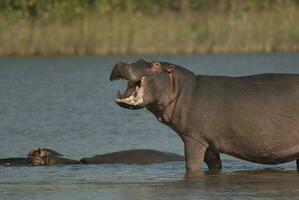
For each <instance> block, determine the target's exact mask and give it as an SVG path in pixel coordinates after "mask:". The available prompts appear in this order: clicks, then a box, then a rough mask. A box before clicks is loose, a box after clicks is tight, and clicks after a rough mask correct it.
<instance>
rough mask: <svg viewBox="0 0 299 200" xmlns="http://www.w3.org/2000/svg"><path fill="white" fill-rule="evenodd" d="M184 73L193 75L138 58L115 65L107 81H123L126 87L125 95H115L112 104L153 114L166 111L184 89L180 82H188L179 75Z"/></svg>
mask: <svg viewBox="0 0 299 200" xmlns="http://www.w3.org/2000/svg"><path fill="white" fill-rule="evenodd" d="M184 73H192V72H190V71H188V70H186V69H184V68H182V67H179V66H176V65H173V64H171V63H167V62H159V61H153V62H146V61H144V60H142V59H140V60H138V61H137V62H135V63H123V62H120V63H117V64H116V65H115V66H114V68H113V70H112V72H111V75H110V80H111V81H113V80H118V79H125V80H127V81H128V84H127V89H126V91H125V92H124V94H121V93H120V92H118V95H117V98H116V100H115V102H116V103H117V104H118V105H120V106H121V107H124V108H130V109H140V108H143V107H146V108H148V109H149V110H150V111H153V110H155V113H157V111H158V110H165V108H167V107H168V106H169V105H170V104H171V103H172V102H174V100H176V99H177V97H178V96H179V93H180V92H182V91H183V90H184V88H180V84H179V82H188V81H189V80H185V79H184V78H185V77H187V76H180V75H181V74H184ZM164 114H165V113H164ZM164 117H165V116H164ZM166 118H167V117H166Z"/></svg>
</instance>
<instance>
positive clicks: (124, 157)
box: [0, 149, 184, 167]
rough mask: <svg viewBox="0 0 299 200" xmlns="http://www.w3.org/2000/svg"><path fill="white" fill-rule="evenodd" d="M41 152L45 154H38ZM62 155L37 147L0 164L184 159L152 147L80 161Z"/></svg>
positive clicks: (61, 163) (30, 164) (32, 164)
mask: <svg viewBox="0 0 299 200" xmlns="http://www.w3.org/2000/svg"><path fill="white" fill-rule="evenodd" d="M42 153H45V154H46V155H43V156H40V155H41V154H42ZM36 154H37V155H36ZM62 156H63V155H62V154H60V153H58V152H56V151H54V150H52V149H38V150H32V151H30V152H29V154H28V156H27V157H26V158H4V159H0V166H6V167H11V166H54V165H75V164H117V163H118V164H138V165H148V164H153V163H165V162H177V161H184V157H183V156H181V155H178V154H174V153H170V152H163V151H157V150H152V149H131V150H124V151H117V152H112V153H107V154H101V155H96V156H93V157H89V158H82V159H81V160H80V161H77V160H72V159H68V158H63V157H62Z"/></svg>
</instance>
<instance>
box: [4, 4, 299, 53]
mask: <svg viewBox="0 0 299 200" xmlns="http://www.w3.org/2000/svg"><path fill="white" fill-rule="evenodd" d="M298 8H299V0H1V1H0V45H1V46H2V49H0V55H52V54H57V55H60V54H97V55H106V54H150V53H166V54H168V53H196V52H255V51H297V50H298V49H299V30H298V29H299V28H298V21H299V14H298V13H299V9H298ZM170 30H172V31H174V32H175V33H168V34H165V33H164V32H170ZM49 31H50V32H51V34H49ZM115 31H117V32H122V33H123V35H121V34H115V33H114V32H115ZM157 32H159V33H161V34H158V33H157ZM244 34H245V35H244ZM140 35H142V36H140ZM44 36H46V37H44ZM139 36H140V37H141V38H138V37H139ZM55 41H56V42H55ZM58 41H60V42H61V43H58V44H56V46H55V45H53V44H52V42H54V43H57V42H58ZM109 41H110V42H109ZM113 41H114V42H113ZM115 41H117V42H115ZM94 43H96V44H94ZM157 43H159V44H160V45H155V46H154V44H157ZM46 46H47V47H46ZM3 47H5V48H3ZM47 48H48V49H47Z"/></svg>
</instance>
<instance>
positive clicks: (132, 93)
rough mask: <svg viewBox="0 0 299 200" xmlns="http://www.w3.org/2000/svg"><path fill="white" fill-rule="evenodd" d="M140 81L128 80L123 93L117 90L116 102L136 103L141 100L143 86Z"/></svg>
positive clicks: (139, 102)
mask: <svg viewBox="0 0 299 200" xmlns="http://www.w3.org/2000/svg"><path fill="white" fill-rule="evenodd" d="M142 82H143V81H142V80H141V81H135V82H134V81H129V82H128V87H127V89H126V91H125V93H124V94H121V93H120V91H118V94H117V98H116V100H115V101H116V103H125V104H128V105H138V104H141V103H142V102H143V87H142Z"/></svg>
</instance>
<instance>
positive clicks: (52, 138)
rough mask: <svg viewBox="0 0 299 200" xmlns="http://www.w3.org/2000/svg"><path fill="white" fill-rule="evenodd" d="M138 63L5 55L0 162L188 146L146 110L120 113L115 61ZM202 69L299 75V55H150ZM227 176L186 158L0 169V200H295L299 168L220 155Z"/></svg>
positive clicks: (0, 72)
mask: <svg viewBox="0 0 299 200" xmlns="http://www.w3.org/2000/svg"><path fill="white" fill-rule="evenodd" d="M136 59H137V57H67V58H0V141H1V145H0V157H1V158H4V157H22V156H25V155H26V153H27V152H28V151H29V150H31V149H35V148H38V147H48V148H52V149H55V150H56V151H58V152H60V153H62V154H64V155H65V156H66V157H68V158H73V159H80V158H82V157H86V156H92V155H95V154H101V153H107V152H112V151H118V150H124V149H135V148H151V149H157V150H163V151H171V152H175V153H179V154H183V144H182V142H181V141H180V140H179V138H178V136H177V135H176V134H175V133H174V132H172V131H171V130H170V129H169V128H167V127H165V126H164V125H162V124H160V123H159V122H157V121H156V119H155V118H154V117H153V116H152V115H151V114H150V113H149V112H148V111H146V110H138V111H131V110H125V109H121V108H120V107H118V106H117V105H116V104H115V103H114V102H113V100H114V97H115V95H116V92H117V90H118V89H119V88H124V85H125V83H124V82H121V81H118V82H110V81H109V75H110V71H111V69H112V67H113V65H114V64H115V63H116V62H118V61H135V60H136ZM145 59H148V60H163V61H169V62H173V63H176V64H179V65H182V66H185V67H187V68H189V69H191V70H192V71H194V72H196V73H201V74H211V75H231V76H239V75H248V74H256V73H265V72H286V73H299V55H297V54H250V55H238V54H236V55H188V56H164V57H161V56H151V57H145ZM222 160H223V167H224V169H223V171H222V172H221V173H218V174H212V173H208V172H207V171H206V166H205V167H204V169H205V173H203V174H195V175H186V174H185V169H184V163H183V162H177V163H166V164H153V165H148V166H138V165H77V166H76V165H73V166H55V167H6V168H5V167H0V199H130V200H131V199H138V200H139V199H199V198H201V199H242V198H243V199H251V198H256V197H258V198H260V199H273V198H274V199H290V198H294V199H298V198H299V174H297V173H296V171H295V163H294V162H291V163H286V164H282V165H276V166H268V165H258V164H253V163H249V162H246V161H240V160H237V159H234V158H232V157H229V156H225V155H222Z"/></svg>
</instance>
